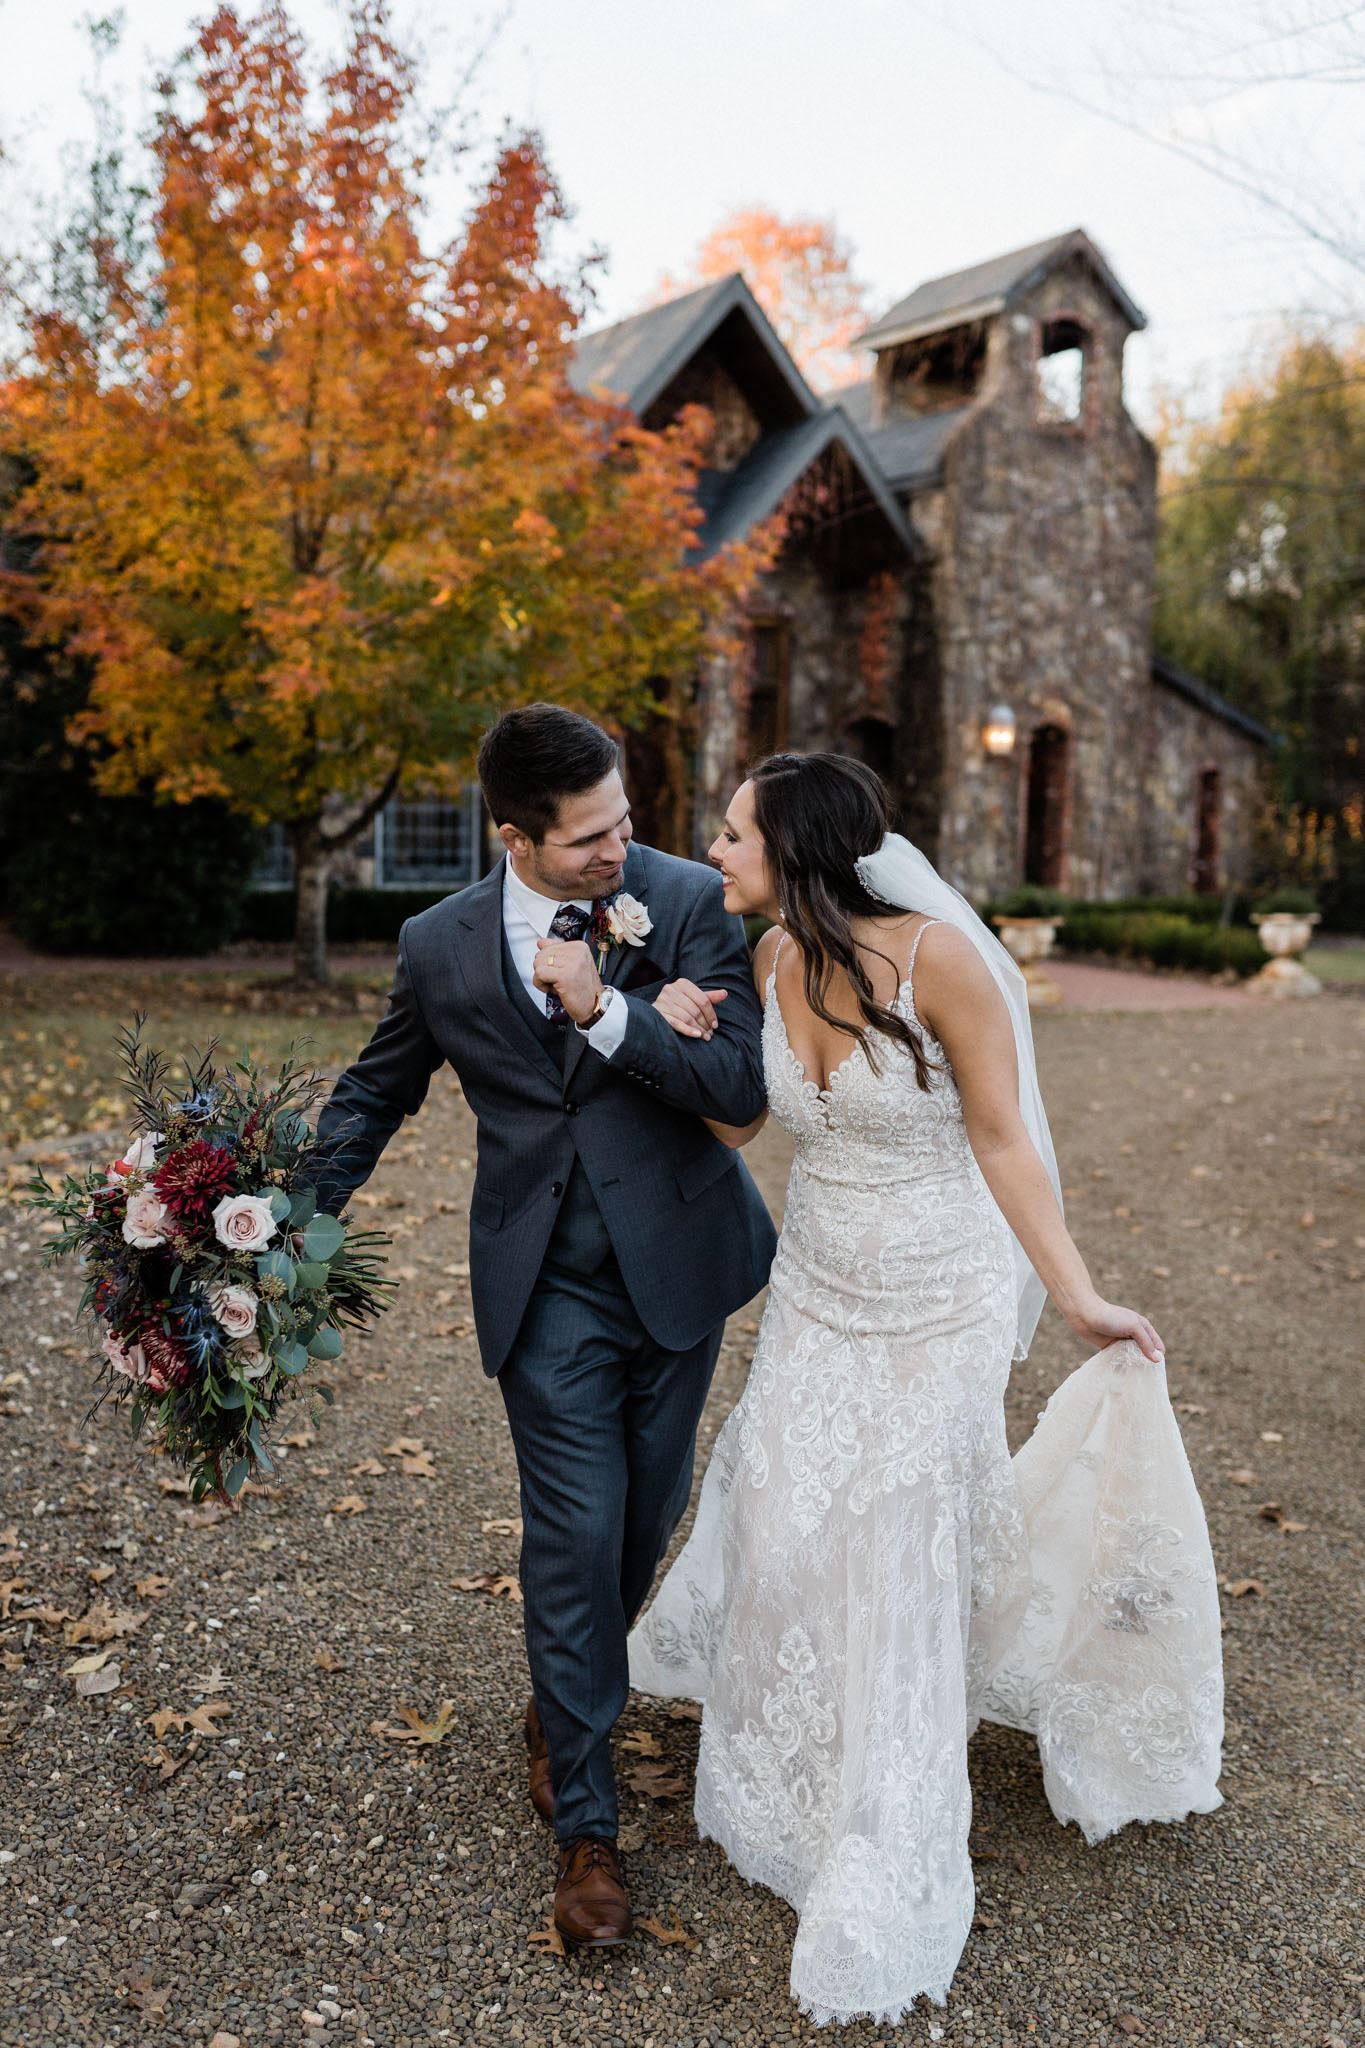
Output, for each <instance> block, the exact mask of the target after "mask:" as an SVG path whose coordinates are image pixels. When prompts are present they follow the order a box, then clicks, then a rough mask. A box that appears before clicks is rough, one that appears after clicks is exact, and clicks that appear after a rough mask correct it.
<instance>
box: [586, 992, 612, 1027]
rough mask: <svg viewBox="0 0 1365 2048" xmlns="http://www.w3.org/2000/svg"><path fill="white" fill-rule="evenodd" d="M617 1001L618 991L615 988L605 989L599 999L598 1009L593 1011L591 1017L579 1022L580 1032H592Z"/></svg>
mask: <svg viewBox="0 0 1365 2048" xmlns="http://www.w3.org/2000/svg"><path fill="white" fill-rule="evenodd" d="M615 1001H616V990H615V989H614V988H604V989H603V990H602V993H601V994H600V995H599V996H598V998H597V1008H596V1009H595V1010H594V1011H593V1013H592V1015H591V1017H581V1018H580V1019H579V1020H578V1028H579V1030H580V1031H591V1030H592V1027H593V1025H594V1024H600V1023H601V1021H602V1019H603V1018H604V1017H605V1016H606V1014H607V1011H608V1010H609V1009H610V1008H611V1006H612V1004H613V1003H614V1002H615Z"/></svg>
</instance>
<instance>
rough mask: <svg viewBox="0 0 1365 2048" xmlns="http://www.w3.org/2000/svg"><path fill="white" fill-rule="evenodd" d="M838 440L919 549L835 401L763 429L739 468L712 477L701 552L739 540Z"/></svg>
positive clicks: (907, 545)
mask: <svg viewBox="0 0 1365 2048" xmlns="http://www.w3.org/2000/svg"><path fill="white" fill-rule="evenodd" d="M836 442H837V443H839V444H840V445H841V446H842V447H843V448H844V449H845V450H846V451H847V453H848V456H849V459H850V460H851V461H852V463H853V466H854V468H855V469H856V470H857V472H858V475H859V477H860V478H861V480H862V483H863V484H864V486H865V488H866V490H867V493H868V496H869V498H870V499H871V500H872V502H873V504H874V505H875V506H876V507H877V509H878V511H879V512H880V513H881V515H882V518H883V519H884V520H885V522H886V524H887V525H888V526H889V527H890V528H891V530H892V532H893V533H894V534H895V536H896V538H897V540H899V541H900V543H901V545H902V546H903V547H904V549H905V551H906V553H907V554H909V555H914V554H918V553H919V552H920V551H921V550H920V543H919V542H918V541H917V540H916V538H915V535H914V532H913V531H912V529H911V527H910V524H909V521H908V520H907V519H906V517H905V514H904V513H903V512H902V511H901V508H900V506H899V505H898V504H897V503H896V500H895V499H894V498H893V496H892V495H891V492H890V491H889V490H888V489H887V485H886V480H885V478H884V477H883V476H882V474H881V472H880V470H879V469H878V467H877V463H876V461H875V460H874V458H873V456H872V453H871V451H870V450H869V448H868V445H867V443H866V441H864V439H863V437H862V435H861V434H860V433H859V432H858V429H857V427H856V426H854V424H853V422H852V421H851V420H850V419H849V418H848V416H847V415H846V414H845V413H844V412H843V411H842V410H841V409H840V408H839V407H838V406H837V405H835V406H829V407H827V408H826V410H825V411H824V412H819V413H816V414H815V415H814V417H813V418H811V419H808V420H801V421H799V422H798V424H797V425H796V426H794V427H784V428H783V429H782V430H781V432H779V433H776V434H768V435H765V436H764V438H763V440H761V441H760V442H759V443H758V445H757V447H755V448H752V449H751V450H750V451H749V453H748V454H747V455H746V456H745V458H744V460H743V462H741V463H740V464H739V466H738V467H737V468H736V469H734V470H733V471H731V472H730V473H729V474H728V475H713V476H712V477H711V478H710V479H708V482H709V485H710V489H709V490H708V492H707V493H706V500H709V502H707V507H706V509H707V517H706V523H705V525H704V526H703V528H702V531H701V536H700V539H699V542H698V553H699V554H700V556H701V558H702V559H703V560H705V559H706V558H707V557H709V556H711V555H713V554H715V553H716V551H717V549H718V548H722V547H724V546H725V544H726V542H727V541H732V540H738V539H739V538H740V537H741V536H742V535H743V534H746V533H748V532H749V531H750V530H751V529H752V528H753V527H755V526H757V525H758V524H759V522H760V520H763V519H766V518H767V517H768V514H769V513H770V512H774V511H776V509H777V507H778V506H779V505H780V504H781V502H782V500H783V498H785V497H786V495H787V492H788V491H789V490H790V489H791V487H792V485H793V484H794V483H795V482H796V480H797V478H798V477H801V476H804V475H805V473H806V471H807V470H808V469H809V468H810V466H811V464H812V463H813V462H815V461H816V460H817V459H818V457H820V456H821V455H823V454H824V452H825V450H826V449H827V448H828V447H830V446H831V445H832V444H833V443H836ZM706 500H704V502H706Z"/></svg>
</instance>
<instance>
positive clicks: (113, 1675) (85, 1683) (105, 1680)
mask: <svg viewBox="0 0 1365 2048" xmlns="http://www.w3.org/2000/svg"><path fill="white" fill-rule="evenodd" d="M122 1683H123V1673H122V1672H121V1671H120V1670H119V1667H118V1665H117V1664H104V1665H102V1666H101V1667H100V1669H99V1670H98V1671H82V1673H81V1675H80V1677H79V1678H78V1679H77V1680H76V1691H77V1693H78V1694H79V1695H80V1697H81V1698H82V1699H88V1698H89V1697H90V1696H91V1695H92V1694H98V1693H103V1692H117V1691H118V1689H119V1687H120V1686H121V1685H122Z"/></svg>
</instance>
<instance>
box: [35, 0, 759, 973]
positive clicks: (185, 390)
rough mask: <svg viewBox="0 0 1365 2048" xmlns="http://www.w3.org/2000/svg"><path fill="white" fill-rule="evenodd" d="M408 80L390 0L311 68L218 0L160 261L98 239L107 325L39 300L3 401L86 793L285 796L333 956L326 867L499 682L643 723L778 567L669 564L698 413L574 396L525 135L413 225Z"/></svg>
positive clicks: (355, 7)
mask: <svg viewBox="0 0 1365 2048" xmlns="http://www.w3.org/2000/svg"><path fill="white" fill-rule="evenodd" d="M413 95H414V79H413V74H412V68H411V65H410V63H409V61H408V60H407V58H406V57H405V56H404V54H403V53H402V52H401V51H400V50H399V49H398V48H397V46H396V45H395V43H394V42H393V40H392V38H391V35H390V33H389V29H388V24H387V16H386V8H385V5H384V0H353V4H352V6H351V11H350V23H349V44H348V49H347V53H346V56H345V59H344V61H343V62H342V63H341V64H340V65H339V66H338V68H336V69H335V70H333V71H332V72H331V73H330V74H329V75H327V76H326V77H325V78H323V79H322V80H321V82H320V84H318V85H316V86H314V85H313V84H312V83H311V82H310V78H309V74H308V67H307V63H306V51H305V49H304V46H303V43H302V40H301V38H300V36H299V34H298V32H297V31H296V29H295V28H294V27H293V25H292V23H291V22H290V20H289V17H288V15H287V13H286V11H285V9H284V7H283V6H282V5H278V4H269V5H266V6H264V7H263V8H262V9H261V11H260V12H259V13H258V14H256V15H255V16H254V17H252V18H250V19H244V18H243V16H242V15H241V14H239V12H238V11H237V9H236V8H234V7H232V6H223V7H220V8H219V9H218V11H217V12H216V13H215V14H214V16H213V18H212V19H211V20H210V21H209V22H208V23H207V24H206V26H204V27H203V28H202V30H201V31H200V32H199V34H198V36H197V39H196V41H195V43H194V45H193V47H192V50H191V52H190V55H189V61H188V64H187V67H186V68H185V69H184V70H183V71H182V72H181V74H180V75H179V76H178V77H176V78H175V79H173V80H168V81H166V82H165V84H164V86H163V92H162V100H161V109H160V112H159V115H158V119H157V123H156V128H155V134H154V139H153V157H154V168H155V179H154V194H153V202H154V203H153V211H152V216H151V221H150V229H151V261H150V263H149V264H147V265H145V266H143V267H142V268H141V269H139V268H138V267H137V266H133V265H130V264H128V263H126V262H124V261H123V260H122V259H121V258H120V257H119V256H118V254H117V253H116V252H115V250H114V248H113V246H112V244H109V245H101V247H100V250H99V252H98V253H99V261H100V264H101V269H102V277H101V284H102V288H103V292H104V294H105V304H106V306H107V308H108V317H107V318H106V319H105V320H104V321H103V322H102V323H100V324H99V325H98V326H96V325H92V323H91V322H90V321H89V320H88V319H85V318H82V317H81V316H80V313H79V312H78V311H75V310H73V309H72V308H71V307H70V306H68V305H64V304H62V303H54V302H53V301H52V300H50V299H49V300H48V301H47V302H46V303H42V304H38V305H35V306H33V307H32V308H31V309H30V314H29V318H28V322H27V332H26V336H25V349H26V353H25V357H24V359H23V361H22V363H21V364H20V365H18V366H16V367H15V369H14V371H13V374H12V375H11V378H10V382H9V385H8V390H7V394H6V396H7V404H6V406H5V408H4V412H5V418H4V421H3V427H2V428H0V452H3V450H4V449H6V448H8V449H9V450H10V451H11V452H13V453H15V454H18V455H21V456H22V457H23V458H24V460H25V461H26V462H27V463H28V464H31V465H32V469H33V472H34V481H33V483H32V484H31V486H30V487H29V488H28V489H27V491H26V492H25V494H24V496H23V497H22V499H21V500H20V502H19V503H18V505H17V506H16V507H15V509H14V512H13V515H12V517H13V520H14V523H15V524H16V525H17V526H18V527H20V528H22V529H23V530H24V531H26V532H28V533H30V534H32V535H34V536H36V537H37V539H38V541H39V543H40V547H41V553H40V558H39V581H38V585H37V597H38V602H39V606H40V611H41V619H42V623H43V625H44V626H45V628H46V630H47V631H48V632H49V633H51V634H52V635H54V636H56V635H61V636H63V637H64V638H65V639H66V640H67V642H68V644H70V645H71V646H72V647H73V649H74V650H75V651H77V652H79V653H83V654H85V655H87V656H89V657H90V658H91V660H92V662H93V672H94V682H93V686H92V690H91V695H90V700H89V707H88V710H87V711H86V712H85V714H84V715H83V717H82V718H81V720H80V724H79V731H80V733H81V734H83V735H86V736H90V737H93V736H95V735H98V736H99V738H100V739H101V740H102V741H104V742H107V743H109V746H110V748H111V751H110V752H109V753H108V755H107V758H105V759H104V760H103V761H102V763H101V765H100V766H99V768H98V771H97V772H98V777H99V781H100V783H101V785H102V786H103V787H104V788H106V789H108V790H110V791H115V792H117V791H129V790H134V789H138V788H145V787H147V785H148V784H149V783H150V785H151V786H152V787H153V788H154V789H155V791H156V792H157V794H158V795H159V796H161V797H163V798H167V799H175V800H181V801H186V800H189V799H190V798H193V797H196V796H201V795H209V796H214V797H219V798H224V799H226V800H227V801H228V802H229V803H231V804H233V805H234V806H236V807H238V808H240V809H243V810H246V811H248V812H249V813H251V814H253V815H254V816H256V817H257V818H258V819H260V820H261V821H262V822H265V821H269V820H279V821H283V822H284V823H285V824H286V825H287V827H288V828H289V831H290V835H291V839H292V843H293V847H294V852H295V856H296V864H297V867H298V871H299V876H300V927H299V930H300V955H299V964H300V968H301V970H302V971H305V972H313V973H318V974H320V973H323V972H325V965H324V962H323V958H322V952H321V915H322V900H323V891H324V889H325V879H326V867H327V862H328V859H329V858H330V855H331V853H332V851H333V850H334V848H335V847H336V845H338V844H339V843H341V842H342V841H343V840H344V839H345V838H347V837H350V836H354V834H355V832H356V831H358V830H360V829H363V826H364V825H365V824H366V823H368V820H369V818H370V817H371V816H372V815H373V814H374V812H375V811H376V810H377V809H378V808H379V807H380V806H381V805H382V804H383V803H384V802H385V801H387V799H388V797H389V796H390V795H391V794H392V793H393V792H394V791H395V790H400V789H405V788H407V789H412V788H417V787H422V788H442V787H443V788H446V789H454V788H455V787H456V786H458V784H459V783H460V782H461V781H462V779H463V777H464V776H465V774H466V773H467V772H468V764H469V757H470V753H471V749H472V746H473V744H474V743H475V741H476V739H477V736H478V734H479V732H480V731H481V730H482V729H483V727H484V726H485V725H486V723H487V721H488V719H489V717H490V716H491V715H492V714H493V713H495V712H496V711H497V710H499V709H501V708H503V707H504V706H505V705H507V704H508V703H510V702H515V701H517V700H519V699H525V698H527V697H531V696H548V697H553V698H558V699H560V700H561V701H565V702H570V703H573V704H575V705H577V706H579V707H580V708H582V709H584V710H586V711H588V712H589V713H596V714H599V715H603V716H607V717H614V716H620V715H627V716H628V715H630V713H631V711H632V708H633V707H635V706H636V705H638V704H639V703H641V702H642V701H644V694H643V693H644V686H645V683H646V679H647V678H648V677H650V676H655V675H659V674H676V673H681V672H687V671H689V670H690V669H691V668H692V667H693V666H694V665H695V664H696V663H697V662H698V660H700V659H701V658H703V656H704V655H705V654H706V652H707V651H708V649H709V648H710V647H711V646H712V644H713V642H714V640H715V638H716V636H717V635H718V634H719V635H724V634H725V633H726V631H727V630H728V629H729V626H730V622H731V621H732V620H733V618H734V616H735V614H736V610H737V607H738V605H739V602H740V600H741V599H742V596H743V593H744V592H745V590H746V589H747V587H748V585H749V583H750V582H751V580H752V578H753V576H754V575H755V574H756V573H757V571H758V570H759V568H760V567H761V566H762V564H763V561H764V559H765V553H764V550H763V548H761V547H758V546H753V547H748V548H739V549H733V550H730V551H728V552H727V553H726V554H725V555H724V556H722V557H719V558H717V559H715V560H713V561H711V562H709V563H707V564H706V565H704V566H695V565H692V564H690V563H689V562H688V560H687V552H688V549H689V546H690V544H691V542H692V540H693V538H694V535H695V531H696V527H697V524H698V519H699V515H698V511H697V507H696V500H695V483H696V477H697V471H698V468H699V465H700V463H701V460H702V458H703V456H704V452H705V445H706V439H707V434H708V431H709V420H708V417H707V415H705V414H704V413H701V412H699V411H692V412H689V413H688V414H687V415H685V416H684V417H683V418H682V419H680V420H679V422H678V423H677V425H676V426H674V427H672V428H671V429H669V430H668V431H666V432H663V433H648V432H646V431H644V430H643V429H642V428H641V427H640V426H639V425H638V424H636V423H635V422H634V420H633V419H631V418H630V417H629V415H627V414H626V413H624V412H623V411H621V410H619V409H617V408H615V407H614V406H612V405H609V404H606V403H603V402H601V401H599V400H597V399H584V398H582V397H580V396H578V395H577V394H576V393H575V392H574V391H573V390H572V389H571V386H570V384H569V381H568V370H569V365H570V358H571V349H572V338H573V330H574V327H575V324H576V321H577V318H578V312H579V307H580V304H581V302H582V299H583V297H584V296H585V283H584V279H583V276H582V274H581V273H580V275H579V276H578V277H577V278H576V279H570V280H568V281H567V282H565V281H562V280H560V279H558V278H557V277H556V276H555V274H554V272H553V270H552V268H551V264H550V259H549V254H548V251H547V242H548V240H549V238H550V236H551V234H552V231H553V228H554V225H555V223H556V222H557V221H558V220H559V219H560V218H561V216H562V214H563V203H562V200H561V196H560V193H559V191H558V189H557V187H556V185H555V182H554V179H553V177H552V176H551V173H550V171H549V169H548V168H547V165H546V163H545V160H544V156H543V154H542V151H541V148H540V145H539V142H538V139H537V138H536V137H535V136H534V135H524V136H521V137H518V138H515V139H513V140H511V141H509V142H508V143H507V144H506V145H505V147H504V148H503V149H502V151H501V153H500V155H499V157H498V160H497V163H496V165H495V168H494V170H493V172H492V175H491V177H490V178H489V181H488V184H487V187H486V189H485V190H484V191H483V193H482V194H481V196H480V198H479V200H478V202H477V204H476V205H475V206H474V208H473V211H472V213H471V215H470V218H469V220H468V222H467V225H466V227H465V229H464V231H463V233H462V234H461V236H460V237H459V238H458V239H457V241H456V242H455V244H454V245H453V246H451V247H449V248H444V249H439V250H429V249H427V248H426V247H425V246H424V244H423V241H422V238H421V234H420V202H421V194H422V181H423V171H424V165H423V161H422V157H421V155H420V153H419V152H417V151H416V150H415V149H414V148H413V147H411V146H410V144H409V141H408V139H407V138H408V129H409V125H410V114H411V110H412V103H413ZM25 594H26V596H27V598H28V599H30V600H31V599H32V598H33V595H34V586H32V585H29V586H28V589H27V592H26V593H25ZM16 601H19V600H16ZM338 799H342V800H344V802H345V804H346V805H347V806H348V808H347V809H346V810H345V811H344V813H343V814H342V815H340V816H338V815H337V814H336V806H337V800H338Z"/></svg>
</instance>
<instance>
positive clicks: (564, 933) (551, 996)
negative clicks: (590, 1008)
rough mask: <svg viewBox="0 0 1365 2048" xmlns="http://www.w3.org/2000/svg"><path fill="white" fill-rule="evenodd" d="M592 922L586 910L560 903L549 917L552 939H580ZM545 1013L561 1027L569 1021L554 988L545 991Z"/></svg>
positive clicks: (571, 904)
mask: <svg viewBox="0 0 1365 2048" xmlns="http://www.w3.org/2000/svg"><path fill="white" fill-rule="evenodd" d="M591 923H592V919H591V918H590V917H589V915H588V913H587V911H586V910H580V909H579V907H578V905H577V904H576V903H561V904H560V906H559V908H558V910H557V911H556V912H555V914H554V916H553V917H552V918H551V919H550V937H551V938H552V939H581V938H582V937H583V934H584V933H585V932H586V931H587V929H588V926H589V925H590V924H591ZM545 1014H546V1016H547V1017H548V1018H549V1020H550V1022H551V1023H552V1024H558V1025H560V1026H561V1028H562V1027H563V1026H564V1025H566V1024H567V1023H568V1021H569V1013H568V1011H567V1010H566V1009H565V1007H564V1005H563V1003H561V1002H560V1000H559V995H558V992H557V991H556V990H555V989H552V988H551V989H547V990H546V991H545Z"/></svg>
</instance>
